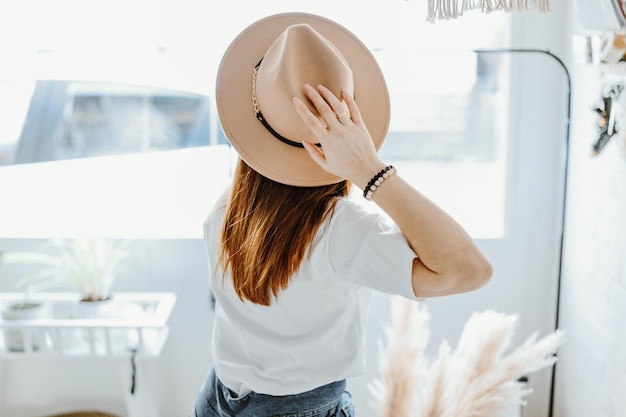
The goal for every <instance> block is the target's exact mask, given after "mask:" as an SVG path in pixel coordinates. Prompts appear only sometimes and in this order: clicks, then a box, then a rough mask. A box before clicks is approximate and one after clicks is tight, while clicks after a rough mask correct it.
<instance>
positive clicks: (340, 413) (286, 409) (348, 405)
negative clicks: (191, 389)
mask: <svg viewBox="0 0 626 417" xmlns="http://www.w3.org/2000/svg"><path fill="white" fill-rule="evenodd" d="M191 416H192V417H231V416H237V417H354V405H353V404H352V397H351V396H350V393H349V392H348V391H346V381H345V380H344V381H337V382H333V383H330V384H328V385H324V386H323V387H319V388H316V389H314V390H311V391H307V392H303V393H301V394H295V395H285V396H272V395H266V394H258V393H256V392H250V393H248V394H246V395H244V396H241V397H239V398H233V397H232V395H231V393H230V391H229V390H228V388H226V386H224V385H223V384H222V383H221V382H220V380H219V379H218V378H217V376H216V375H215V371H214V370H213V369H211V372H210V373H209V376H208V378H207V380H206V382H205V383H204V385H203V386H202V389H201V390H200V393H199V394H198V398H197V399H196V403H195V406H194V410H193V412H192V414H191Z"/></svg>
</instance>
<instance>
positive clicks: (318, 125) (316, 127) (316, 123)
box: [292, 97, 327, 138]
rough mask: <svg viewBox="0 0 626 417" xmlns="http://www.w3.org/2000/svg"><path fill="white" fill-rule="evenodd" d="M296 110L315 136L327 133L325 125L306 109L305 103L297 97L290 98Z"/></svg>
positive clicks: (318, 136)
mask: <svg viewBox="0 0 626 417" xmlns="http://www.w3.org/2000/svg"><path fill="white" fill-rule="evenodd" d="M292 101H293V104H294V107H295V108H296V112H297V113H298V115H299V116H300V117H301V118H302V121H303V122H304V123H305V124H306V125H307V126H308V127H309V129H311V131H312V132H313V134H314V135H315V136H316V137H317V138H320V137H324V136H325V135H326V133H327V131H326V126H325V125H324V124H323V123H322V122H321V121H320V120H319V119H318V118H317V116H315V115H314V114H313V113H311V111H310V110H309V109H308V107H307V106H306V104H304V103H303V102H302V100H300V99H299V98H298V97H294V98H293V99H292Z"/></svg>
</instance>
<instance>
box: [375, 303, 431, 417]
mask: <svg viewBox="0 0 626 417" xmlns="http://www.w3.org/2000/svg"><path fill="white" fill-rule="evenodd" d="M429 320H430V316H429V315H428V313H427V312H426V311H423V310H421V309H420V305H419V304H418V303H403V302H397V303H393V304H392V306H391V321H392V323H393V325H392V326H390V327H387V328H386V329H385V336H386V338H387V346H386V349H385V348H383V346H382V344H381V345H380V347H379V348H380V350H381V352H382V351H385V352H386V354H385V355H382V356H381V371H382V380H378V381H374V383H373V384H372V385H370V387H369V388H370V391H371V392H372V394H373V395H374V397H375V398H378V399H379V401H378V415H379V416H380V417H408V416H409V415H410V414H409V411H410V410H412V409H413V408H414V405H415V404H414V401H415V393H416V392H417V390H418V384H419V383H420V381H421V380H422V378H423V377H424V371H425V368H426V366H427V364H426V362H425V358H424V348H425V347H426V343H427V342H428V337H429V330H428V323H429Z"/></svg>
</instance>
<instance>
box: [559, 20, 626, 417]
mask: <svg viewBox="0 0 626 417" xmlns="http://www.w3.org/2000/svg"><path fill="white" fill-rule="evenodd" d="M571 23H572V25H573V26H574V27H575V26H576V23H577V22H576V21H572V22H571ZM577 33H580V32H578V31H577ZM572 76H573V80H574V83H573V85H574V102H573V113H572V135H571V149H572V152H571V158H570V162H571V165H570V175H569V187H568V203H567V214H566V219H567V225H566V233H565V246H564V248H565V252H564V263H563V282H562V288H561V308H560V323H561V325H562V327H564V328H565V329H567V333H568V336H567V338H568V341H567V343H566V344H565V345H564V347H563V348H562V349H561V351H560V353H559V362H558V364H557V368H556V369H557V373H556V390H555V408H554V416H555V417H587V416H614V417H624V416H626V398H625V397H624V393H625V392H626V325H625V324H624V318H625V317H626V140H625V139H624V137H625V136H624V132H623V131H622V132H621V137H620V138H619V139H618V138H614V139H612V140H611V142H609V144H608V145H607V146H606V147H605V148H604V150H603V151H602V152H601V153H600V155H598V156H596V157H592V156H591V153H590V152H591V144H592V143H593V142H594V140H595V139H596V133H595V129H594V125H595V123H596V119H595V117H596V116H595V113H593V112H592V111H591V108H592V106H594V105H597V104H598V102H597V100H598V98H599V97H600V90H601V88H602V87H603V82H602V79H601V77H600V73H599V69H598V68H597V67H595V66H591V65H585V64H582V63H577V64H575V65H572ZM622 130H623V129H622Z"/></svg>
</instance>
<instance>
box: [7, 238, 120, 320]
mask: <svg viewBox="0 0 626 417" xmlns="http://www.w3.org/2000/svg"><path fill="white" fill-rule="evenodd" d="M51 243H52V246H53V248H54V249H55V250H56V252H57V253H56V254H54V255H53V254H47V253H39V252H13V253H6V254H4V255H3V256H2V258H0V263H1V262H4V263H20V264H36V265H40V266H42V268H41V269H40V270H39V271H37V273H35V274H31V275H27V276H25V277H23V278H22V279H20V280H19V281H18V284H17V285H18V286H20V287H25V288H26V297H25V298H26V299H27V300H28V299H29V298H30V297H29V296H30V294H31V293H32V292H34V291H38V290H41V289H44V288H49V287H62V288H68V289H72V290H75V291H77V292H78V293H79V299H80V303H79V306H78V311H77V315H78V316H79V317H93V316H102V315H107V314H110V309H111V308H112V307H111V286H112V285H113V283H114V282H115V280H116V278H117V277H118V275H119V266H120V265H121V263H122V261H124V260H125V259H126V258H127V257H128V254H129V252H128V245H129V242H128V241H116V240H110V239H94V238H92V239H72V240H52V241H51ZM89 310H96V311H95V312H88V311H89Z"/></svg>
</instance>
